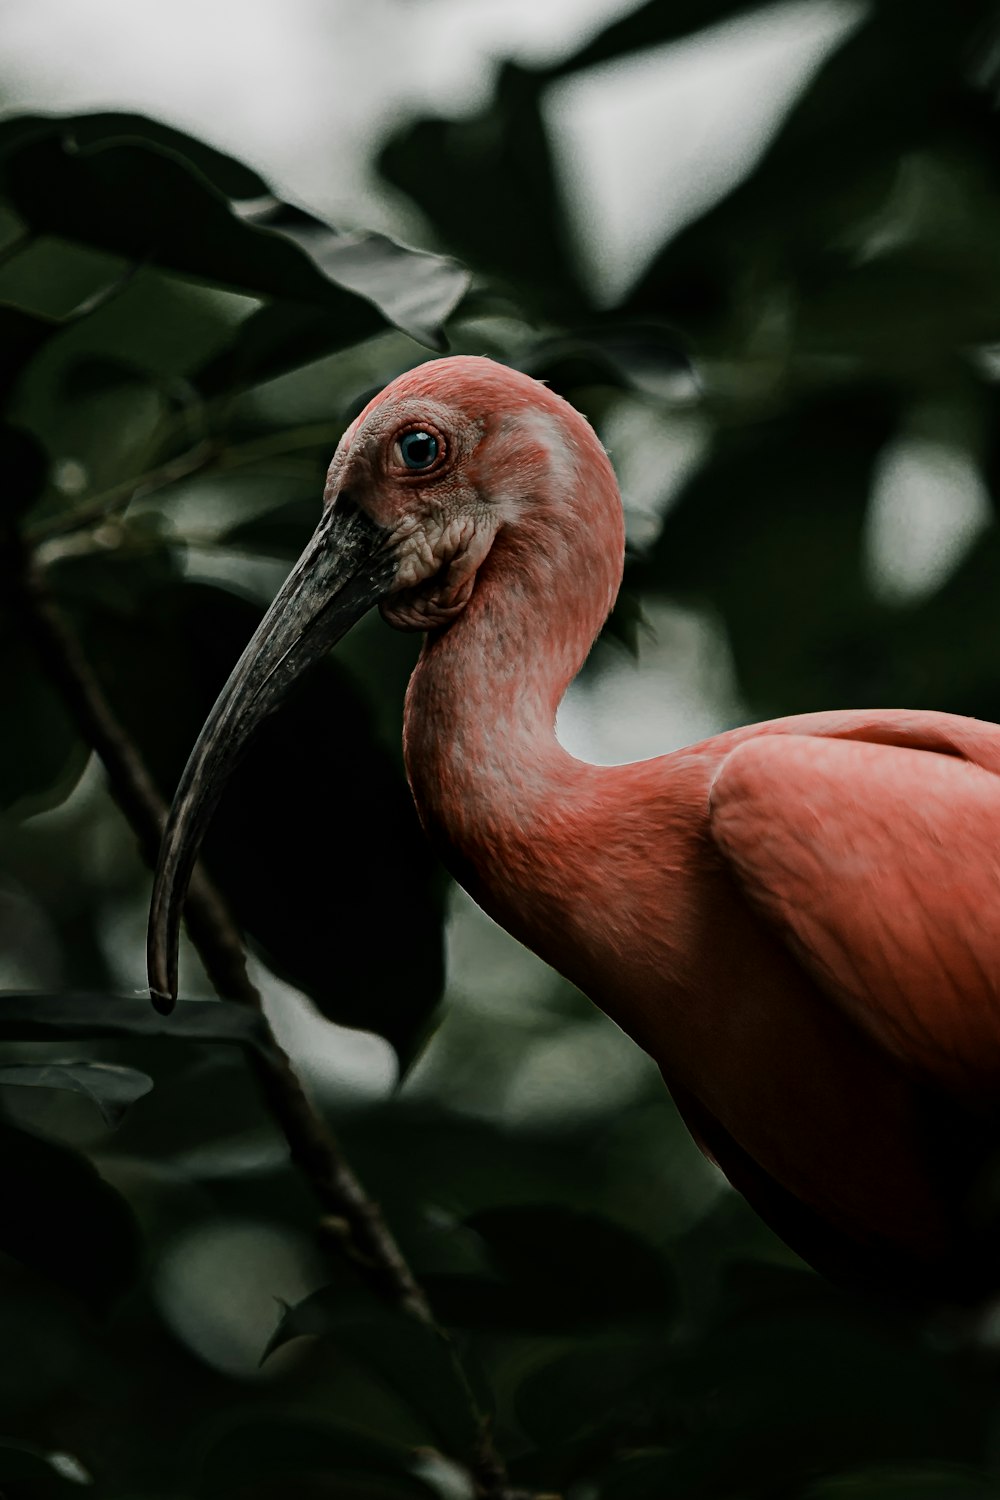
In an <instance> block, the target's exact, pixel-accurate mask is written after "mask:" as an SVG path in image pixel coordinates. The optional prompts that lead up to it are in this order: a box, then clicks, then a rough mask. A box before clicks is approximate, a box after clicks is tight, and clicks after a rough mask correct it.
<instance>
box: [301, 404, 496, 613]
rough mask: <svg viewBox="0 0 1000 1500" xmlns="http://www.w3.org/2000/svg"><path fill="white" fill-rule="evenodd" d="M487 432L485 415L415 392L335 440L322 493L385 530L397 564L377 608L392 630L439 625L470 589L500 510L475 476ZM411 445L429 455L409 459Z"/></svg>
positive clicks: (381, 408) (461, 604) (457, 609)
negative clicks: (472, 414) (476, 415)
mask: <svg viewBox="0 0 1000 1500" xmlns="http://www.w3.org/2000/svg"><path fill="white" fill-rule="evenodd" d="M408 439H409V440H410V442H409V443H408V442H407V440H408ZM414 440H415V441H414ZM486 442H487V423H486V421H485V419H482V418H481V419H478V420H477V419H475V418H470V417H469V416H468V415H467V414H466V413H465V412H462V411H459V410H455V409H453V408H450V407H445V406H442V405H441V404H440V403H439V402H434V401H429V400H422V401H421V400H419V399H417V400H414V399H410V400H406V401H398V402H386V403H384V404H383V405H381V406H379V407H377V408H376V409H375V410H374V411H372V412H371V413H370V414H369V415H368V416H367V418H359V420H358V421H357V422H356V423H354V424H353V426H352V427H350V428H349V429H348V431H347V432H346V433H345V434H344V437H343V439H342V440H341V443H340V446H339V448H338V449H337V452H336V454H335V456H334V459H333V462H332V464H331V465H330V470H329V474H328V476H327V484H326V492H325V499H326V503H327V504H328V505H338V504H339V505H344V504H345V502H346V503H348V504H350V503H353V504H355V505H357V506H358V507H359V508H360V509H361V510H363V511H364V512H365V513H366V514H367V515H368V516H369V517H370V519H371V520H372V521H374V523H375V524H376V525H377V526H378V527H380V528H381V529H382V530H383V531H384V533H385V545H386V547H387V549H388V550H389V551H390V553H391V555H392V558H393V562H394V566H395V573H394V578H393V585H392V594H391V596H390V597H389V598H387V599H384V600H383V601H382V602H381V604H380V605H379V609H380V612H381V614H382V617H383V619H385V620H387V621H388V623H389V624H390V625H394V626H395V627H396V628H397V629H399V630H432V629H435V628H437V627H439V626H442V625H446V624H448V623H449V622H450V621H451V620H453V619H454V618H455V617H456V615H458V614H459V613H460V612H461V611H462V609H463V608H464V607H465V605H466V604H467V603H468V601H469V598H470V597H471V594H472V589H473V585H474V583H475V577H476V571H477V569H478V568H479V565H480V563H481V562H482V561H483V559H484V558H485V556H486V554H487V553H488V552H489V549H490V547H491V546H492V544H493V538H494V537H495V535H496V531H497V527H498V525H499V522H500V519H501V517H500V514H499V512H498V510H497V509H496V507H493V506H491V505H490V504H489V502H488V501H487V500H486V499H484V497H483V496H482V495H481V493H480V490H479V487H478V486H477V484H476V483H475V480H474V474H475V472H476V468H477V463H476V460H477V458H478V456H479V452H480V449H481V448H482V446H483V444H484V443H486ZM411 451H413V452H415V453H416V454H418V455H419V456H420V457H421V458H423V457H424V455H425V454H427V453H430V454H431V455H432V456H431V457H430V459H429V461H427V462H426V463H424V464H421V466H420V467H416V466H414V465H413V464H412V463H408V462H407V456H408V455H409V454H410V452H411Z"/></svg>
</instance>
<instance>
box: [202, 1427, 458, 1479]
mask: <svg viewBox="0 0 1000 1500" xmlns="http://www.w3.org/2000/svg"><path fill="white" fill-rule="evenodd" d="M310 1480H313V1481H319V1482H321V1483H323V1482H325V1484H328V1485H329V1486H330V1488H329V1491H327V1490H326V1488H325V1487H324V1488H323V1490H322V1491H321V1493H323V1494H326V1493H329V1494H330V1496H331V1500H332V1497H334V1496H337V1497H343V1500H355V1497H357V1500H362V1497H370V1500H428V1497H435V1496H437V1495H438V1494H439V1491H438V1490H437V1489H435V1488H433V1487H432V1486H430V1485H429V1484H425V1483H424V1482H423V1481H422V1480H421V1479H420V1478H419V1477H418V1473H417V1462H416V1455H415V1454H414V1453H413V1452H412V1450H411V1449H408V1448H404V1447H402V1446H401V1445H399V1444H395V1443H390V1442H388V1441H387V1440H386V1439H385V1438H382V1437H379V1436H376V1435H375V1434H373V1433H368V1432H362V1431H359V1430H357V1429H355V1428H351V1427H344V1426H340V1425H337V1424H335V1423H333V1422H327V1423H320V1422H316V1421H308V1420H305V1419H303V1418H294V1417H287V1418H283V1419H282V1418H276V1417H270V1416H267V1417H264V1418H263V1419H262V1420H258V1421H255V1422H253V1423H247V1424H241V1425H240V1426H238V1427H234V1428H233V1429H232V1430H231V1431H230V1432H228V1433H227V1434H226V1436H225V1437H223V1438H221V1439H220V1440H219V1441H218V1442H216V1444H215V1445H214V1446H213V1447H212V1448H211V1450H210V1451H209V1453H208V1454H207V1456H206V1458H205V1459H204V1461H203V1464H202V1469H201V1475H200V1482H199V1486H198V1493H199V1494H200V1495H204V1496H205V1497H206V1500H215V1497H216V1496H220V1495H236V1496H250V1495H253V1494H256V1493H257V1492H258V1488H259V1487H261V1486H271V1485H274V1486H280V1488H281V1490H282V1491H283V1492H284V1493H286V1494H289V1495H292V1494H297V1493H299V1486H300V1485H302V1484H304V1483H307V1482H308V1481H310ZM267 1492H268V1493H271V1492H272V1491H271V1490H270V1488H268V1491H267ZM309 1493H310V1494H312V1493H313V1491H312V1490H310V1491H309Z"/></svg>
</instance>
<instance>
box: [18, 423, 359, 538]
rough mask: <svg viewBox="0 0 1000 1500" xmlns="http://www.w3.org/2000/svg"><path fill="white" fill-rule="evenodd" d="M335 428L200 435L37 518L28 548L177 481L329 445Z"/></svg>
mask: <svg viewBox="0 0 1000 1500" xmlns="http://www.w3.org/2000/svg"><path fill="white" fill-rule="evenodd" d="M340 431H341V429H340V428H339V427H338V426H336V425H335V424H333V423H330V422H311V423H307V424H304V425H303V426H301V427H292V428H289V429H287V430H286V431H284V432H279V433H274V434H269V435H268V436H267V437H260V438H251V439H250V440H249V441H247V442H245V443H231V444H229V446H228V447H226V446H223V445H222V443H221V441H220V440H219V439H213V438H202V439H201V440H200V441H199V442H197V443H195V444H194V446H193V447H191V448H189V449H187V451H186V452H184V453H181V454H178V456H177V457H176V458H171V459H168V460H167V462H166V463H163V464H157V465H156V467H155V468H152V469H147V470H146V472H145V473H143V474H137V475H135V477H134V478H132V479H125V480H122V481H121V482H120V483H119V484H113V485H110V486H109V487H108V489H106V490H101V491H100V492H99V493H98V494H96V495H90V496H88V498H87V499H86V500H84V501H82V502H81V503H80V504H79V505H78V506H76V508H75V509H73V510H69V511H64V512H62V513H61V514H60V515H58V516H52V517H50V518H49V519H48V520H46V521H39V522H38V523H37V524H36V525H34V526H32V527H31V528H30V530H29V531H28V541H29V542H30V543H31V544H32V545H33V546H34V545H35V544H37V543H40V542H47V541H49V540H51V539H52V538H53V537H60V536H66V535H68V534H69V533H71V532H75V531H81V530H83V529H84V528H85V527H87V526H94V525H96V524H98V523H99V522H101V521H106V520H107V519H108V518H109V517H110V516H113V515H115V514H116V513H117V512H118V511H121V510H125V509H126V508H127V507H128V506H129V505H131V504H132V502H133V501H135V500H143V499H146V498H147V497H148V496H149V495H155V494H156V493H157V492H158V491H160V490H165V489H169V487H170V486H171V485H172V484H178V483H180V481H181V480H182V479H190V478H191V477H192V476H193V475H195V474H201V473H205V472H207V471H209V470H211V471H212V472H215V473H228V472H229V470H231V469H241V468H246V467H247V466H248V465H250V464H255V463H259V462H261V460H263V459H267V458H280V457H281V456H282V455H283V454H286V453H297V452H299V451H300V450H301V449H303V448H317V447H319V445H320V444H321V443H335V442H336V441H337V438H338V437H339V436H340Z"/></svg>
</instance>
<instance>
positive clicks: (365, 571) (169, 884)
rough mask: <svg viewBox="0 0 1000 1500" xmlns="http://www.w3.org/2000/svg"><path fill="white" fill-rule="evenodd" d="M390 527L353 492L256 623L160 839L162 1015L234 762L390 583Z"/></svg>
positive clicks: (156, 897)
mask: <svg viewBox="0 0 1000 1500" xmlns="http://www.w3.org/2000/svg"><path fill="white" fill-rule="evenodd" d="M394 573H395V563H394V561H393V557H392V552H391V550H390V548H389V545H388V533H387V532H385V531H383V530H382V528H381V527H379V526H377V525H376V524H375V522H374V521H372V520H371V519H370V518H369V517H368V516H366V515H365V514H364V513H363V512H362V511H360V510H358V509H356V508H355V507H354V506H353V505H351V504H350V502H349V501H348V499H347V497H346V496H345V495H341V496H340V497H339V499H338V502H337V503H336V504H335V505H332V506H331V507H330V508H329V509H328V510H327V511H326V512H325V514H324V516H323V519H322V521H321V522H320V524H319V526H318V527H317V528H316V531H315V533H314V534H313V537H312V540H311V541H310V542H309V545H308V546H307V547H306V549H305V551H304V552H303V554H302V556H301V557H300V558H299V560H298V562H297V563H296V564H295V567H294V568H293V569H292V571H291V573H290V574H289V575H288V578H287V579H286V580H285V583H284V585H283V586H282V588H281V590H280V591H279V593H278V595H277V597H276V598H275V600H274V603H273V604H272V605H271V608H270V609H269V610H268V612H267V614H266V615H265V616H264V618H263V620H262V621H261V622H260V625H259V626H258V627H257V630H256V632H255V633H254V635H253V637H252V639H251V641H250V644H249V645H248V646H247V648H246V650H245V651H244V653H243V655H242V656H241V657H240V659H239V661H238V662H237V664H236V666H235V667H234V669H233V672H232V674H231V676H230V678H229V681H228V682H227V683H226V685H225V687H224V688H223V689H222V692H221V693H220V694H219V698H218V701H217V702H216V705H215V707H214V708H213V709H212V712H211V713H210V714H209V716H208V719H207V721H206V723H205V726H204V728H203V729H202V731H201V734H200V735H199V736H198V740H197V742H196V744H195V747H194V749H193V750H192V752H191V756H190V758H189V760H188V763H187V765H186V767H185V768H184V774H183V775H182V776H181V779H180V783H179V784H178V787H177V791H176V794H175V796H174V801H173V806H172V807H171V809H170V816H169V818H168V819H167V826H166V829H165V830H164V834H163V842H162V844H161V845H160V857H159V861H158V863H157V867H156V874H155V877H154V880H153V896H152V901H151V903H150V910H149V928H148V934H147V942H146V965H147V972H148V977H149V993H150V996H151V998H152V1001H153V1004H154V1005H155V1007H156V1009H157V1010H158V1011H160V1012H162V1013H163V1014H164V1015H165V1014H167V1013H168V1012H169V1011H170V1010H172V1009H173V1006H174V1002H175V1000H176V999H177V945H178V941H179V937H180V923H181V912H182V910H183V906H184V898H185V895H186V894H187V888H188V883H189V881H190V879H191V872H192V870H193V869H194V863H195V860H196V859H197V857H198V850H199V849H200V847H201V843H202V839H203V838H204V836H205V832H206V830H207V828H208V825H209V822H210V820H211V817H212V814H213V812H214V811H215V808H216V806H217V805H218V802H219V798H220V797H221V796H222V792H223V790H224V788H225V785H226V782H227V781H228V779H229V777H230V775H231V773H232V771H233V768H234V767H235V765H236V764H237V762H238V761H239V759H240V757H241V755H242V752H243V751H244V750H245V748H246V746H247V744H248V743H249V741H250V739H251V737H252V735H253V733H254V731H255V730H256V728H257V727H258V725H259V724H260V723H261V722H262V721H263V720H264V719H266V718H267V717H268V715H269V714H271V713H272V712H273V711H274V710H275V709H276V708H277V707H278V704H279V703H280V702H281V700H282V698H283V697H284V696H285V694H286V692H287V691H288V689H289V687H290V686H291V684H292V683H293V682H294V681H295V679H296V678H297V677H299V676H301V674H302V673H303V672H304V671H305V670H306V668H307V667H310V666H311V665H312V664H313V663H314V662H316V661H318V660H319V658H320V657H322V656H323V655H325V653H326V652H327V651H328V650H329V649H330V647H331V646H333V645H335V644H336V643H337V641H339V640H340V639H341V637H342V636H344V635H346V633H347V631H348V630H350V628H351V626H352V625H353V624H354V623H355V622H356V621H357V620H359V619H360V618H361V616H362V615H363V614H365V613H367V611H368V610H369V609H370V608H371V607H372V605H373V604H377V603H378V601H379V600H380V599H382V598H383V597H384V596H385V595H386V594H387V593H388V592H389V590H390V587H391V584H392V579H393V576H394Z"/></svg>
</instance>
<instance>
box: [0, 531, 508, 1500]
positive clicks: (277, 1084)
mask: <svg viewBox="0 0 1000 1500" xmlns="http://www.w3.org/2000/svg"><path fill="white" fill-rule="evenodd" d="M0 588H2V589H3V592H4V594H5V597H6V601H7V605H8V608H12V609H13V610H15V611H16V612H17V615H18V617H19V620H20V621H21V623H22V624H23V626H24V628H25V632H26V635H27V637H28V638H29V639H30V641H31V642H32V644H33V645H34V647H35V650H36V652H37V654H38V656H39V659H40V661H41V663H42V665H43V667H44V669H45V671H46V673H47V675H48V677H49V679H50V680H51V682H52V683H53V685H54V686H55V687H56V688H57V689H58V691H59V692H60V694H61V696H62V698H63V700H64V701H65V703H66V705H67V707H68V708H69V709H70V711H71V713H72V715H73V717H74V719H75V721H76V724H77V728H78V729H79V731H80V733H81V735H82V737H83V739H84V740H85V742H86V743H87V744H88V745H89V746H90V748H91V749H92V750H94V751H95V752H96V753H97V755H98V756H99V757H100V759H101V761H102V762H103V764H104V768H105V771H106V772H107V776H108V781H109V784H110V788H111V792H112V795H113V797H114V799H115V801H116V802H117V803H118V806H119V807H120V808H121V811H122V813H123V814H124V816H125V818H126V820H127V822H128V823H129V825H130V827H131V828H132V830H133V832H134V833H135V835H136V837H137V839H138V841H139V848H140V851H141V853H142V857H143V859H144V860H145V861H146V863H147V864H148V865H153V864H155V861H156V856H157V852H158V849H159V844H160V836H161V833H162V829H163V826H164V824H165V822H166V816H167V807H166V803H165V802H164V801H163V799H162V797H161V796H160V794H159V791H158V790H157V788H156V786H155V784H154V782H153V779H152V777H151V776H150V774H149V770H148V769H147V767H146V765H145V763H144V761H143V759H142V757H141V755H140V753H139V751H138V749H137V747H136V746H135V745H134V744H133V742H132V741H131V740H130V738H129V736H128V734H127V733H126V731H125V729H124V727H123V725H122V724H121V723H120V722H119V721H118V719H117V717H116V715H115V713H114V710H113V709H112V707H111V704H110V703H109V701H108V699H107V697H106V696H105V693H104V690H103V688H102V687H101V684H100V682H99V681H98V679H97V677H96V675H95V674H94V672H93V670H92V668H91V666H90V663H89V662H88V661H87V658H86V656H85V654H84V652H83V651H82V650H81V648H80V644H79V642H78V640H77V638H76V636H75V635H74V634H73V633H72V631H71V630H70V629H69V628H68V626H67V624H66V622H65V620H64V619H63V617H62V615H61V613H60V611H59V608H58V606H57V605H56V603H55V601H54V600H53V598H52V597H51V595H50V593H49V591H48V588H47V587H46V584H45V580H44V577H43V576H42V573H41V570H40V569H39V567H38V566H37V564H36V563H35V561H34V559H33V557H32V555H31V552H30V551H29V549H28V548H27V547H26V546H25V545H24V542H23V540H22V539H21V538H20V537H19V536H17V535H16V534H14V533H11V532H4V533H2V534H0ZM185 916H186V921H187V928H188V932H189V934H190V936H191V939H192V942H193V943H194V945H195V947H196V948H197V950H198V953H199V954H200V956H201V959H202V962H203V963H204V965H205V969H206V972H207V973H208V976H209V978H210V979H211V981H212V984H213V985H214V987H215V989H216V990H217V991H218V993H219V995H220V996H222V997H223V998H224V999H227V1000H237V1001H241V1002H242V1003H243V1004H245V1005H248V1006H250V1007H252V1008H253V1009H254V1010H255V1011H257V1012H258V1013H259V1014H260V1015H261V1016H262V1018H263V1021H264V1026H265V1028H266V1033H267V1039H268V1044H267V1046H266V1047H265V1048H264V1049H263V1050H262V1051H261V1052H259V1053H257V1052H254V1053H252V1054H251V1056H252V1057H253V1059H254V1066H255V1069H256V1073H257V1080H258V1083H259V1085H260V1088H261V1092H262V1094H263V1096H264V1100H265V1103H266V1105H267V1108H268V1109H269V1111H270V1113H271V1115H272V1117H273V1118H274V1120H275V1123H276V1124H277V1125H278V1127H279V1128H280V1130H281V1131H282V1133H283V1135H284V1137H285V1140H286V1142H287V1144H288V1150H289V1155H290V1157H291V1160H292V1161H293V1163H294V1164H295V1166H296V1167H297V1168H298V1169H299V1171H300V1172H301V1173H302V1175H303V1176H304V1177H305V1179H306V1181H307V1182H308V1183H309V1186H310V1188H311V1189H312V1191H313V1194H314V1196H315V1197H316V1199H317V1201H318V1204H319V1206H320V1209H321V1213H322V1217H321V1220H320V1229H321V1233H322V1236H323V1238H324V1240H325V1241H326V1243H327V1244H328V1245H330V1246H336V1247H337V1248H338V1249H343V1250H346V1251H347V1253H348V1254H349V1255H350V1256H351V1258H352V1260H353V1261H354V1262H355V1263H356V1264H357V1266H358V1268H359V1271H360V1272H361V1274H363V1275H365V1276H366V1277H367V1279H368V1280H369V1281H370V1282H371V1283H372V1285H373V1286H374V1287H375V1288H376V1289H377V1291H378V1292H379V1293H380V1295H381V1296H382V1297H384V1298H385V1299H386V1300H387V1301H389V1302H392V1303H394V1304H396V1305H397V1306H398V1307H400V1308H401V1309H402V1310H403V1311H405V1312H406V1313H408V1314H410V1315H411V1316H412V1317H415V1318H417V1319H418V1320H419V1321H420V1322H422V1323H425V1324H427V1325H428V1326H430V1327H432V1328H435V1329H436V1330H437V1331H438V1332H439V1333H440V1334H441V1337H442V1338H443V1339H444V1340H445V1342H446V1343H447V1345H448V1347H449V1349H451V1350H452V1354H453V1358H454V1360H455V1367H456V1371H457V1373H458V1374H459V1376H460V1378H461V1380H462V1383H463V1385H464V1387H465V1390H466V1393H467V1396H468V1400H469V1403H470V1406H471V1407H472V1409H473V1410H474V1412H475V1414H476V1418H477V1421H478V1424H479V1434H480V1436H479V1443H478V1447H477V1451H476V1453H475V1454H473V1455H472V1456H471V1458H470V1474H471V1475H472V1477H473V1479H474V1481H475V1485H476V1491H477V1494H478V1495H479V1496H480V1497H481V1500H517V1496H516V1495H515V1492H513V1491H512V1490H511V1489H510V1488H509V1486H508V1484H507V1478H506V1471H505V1468H504V1465H503V1461H502V1459H501V1458H500V1456H499V1454H498V1453H497V1452H496V1450H495V1448H494V1446H493V1441H492V1437H491V1433H490V1427H489V1422H488V1420H487V1419H486V1418H485V1417H483V1415H482V1413H481V1412H480V1411H479V1408H478V1405H477V1403H476V1400H475V1396H474V1394H473V1392H472V1390H471V1387H470V1386H469V1384H468V1381H467V1380H466V1378H465V1374H464V1371H462V1368H461V1365H460V1363H459V1361H458V1358H457V1355H455V1354H454V1348H453V1345H452V1344H451V1341H450V1339H448V1336H447V1334H445V1333H444V1332H443V1330H441V1329H438V1328H437V1325H436V1324H435V1322H434V1317H433V1314H432V1312H431V1309H430V1305H429V1303H428V1301H427V1297H426V1295H425V1293H424V1291H423V1289H422V1288H421V1286H420V1285H419V1283H418V1282H417V1280H416V1278H415V1276H414V1274H413V1272H412V1271H411V1270H410V1267H409V1266H408V1265H407V1262H406V1260H405V1259H404V1257H403V1254H402V1251H401V1250H400V1248H399V1246H398V1244H397V1243H396V1240H395V1238H394V1237H393V1235H392V1233H391V1231H390V1230H389V1228H388V1226H387V1225H386V1222H385V1220H384V1218H383V1216H382V1211H381V1209H380V1208H379V1206H378V1204H377V1203H375V1202H374V1201H373V1199H371V1198H369V1196H368V1194H367V1193H366V1192H365V1190H364V1188H363V1187H362V1185H361V1183H360V1181H359V1180H358V1178H357V1177H356V1176H355V1174H354V1171H353V1170H352V1168H351V1166H350V1164H349V1163H348V1161H347V1159H346V1158H345V1156H344V1154H343V1152H342V1151H341V1149H340V1146H339V1145H338V1143H337V1141H336V1139H335V1138H334V1136H333V1134H332V1133H331V1131H330V1130H329V1129H328V1127H327V1125H326V1122H325V1121H324V1120H323V1118H322V1116H321V1115H320V1114H319V1112H318V1110H317V1109H316V1107H315V1105H314V1104H313V1103H312V1101H311V1099H310V1098H309V1096H308V1095H307V1093H306V1091H305V1089H304V1088H303V1086H302V1083H301V1081H300V1079H299V1077H298V1075H297V1074H296V1072H295V1070H294V1068H293V1066H292V1063H291V1061H290V1059H289V1057H288V1054H287V1053H286V1052H285V1051H284V1049H283V1048H282V1047H281V1046H280V1044H279V1043H278V1041H277V1039H276V1038H275V1036H274V1033H273V1031H272V1030H271V1027H270V1024H269V1022H268V1020H267V1017H266V1015H265V1013H264V1011H263V1007H262V1004H261V997H260V994H259V992H258V990H257V989H256V987H255V986H254V984H253V983H252V981H251V980H250V977H249V975H248V974H247V969H246V962H245V958H244V953H243V944H242V941H241V939H240V935H239V932H238V931H237V929H236V926H235V925H234V923H233V920H232V918H231V917H230V915H229V912H228V911H227V909H226V905H225V902H224V901H223V899H222V897H221V895H220V894H219V892H218V891H217V889H216V888H215V886H214V885H213V883H212V882H211V881H210V880H209V879H208V877H207V876H206V875H205V873H204V871H202V870H201V869H197V870H196V871H195V874H194V877H193V879H192V881H191V885H190V889H189V892H188V898H187V905H186V909H185Z"/></svg>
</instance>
